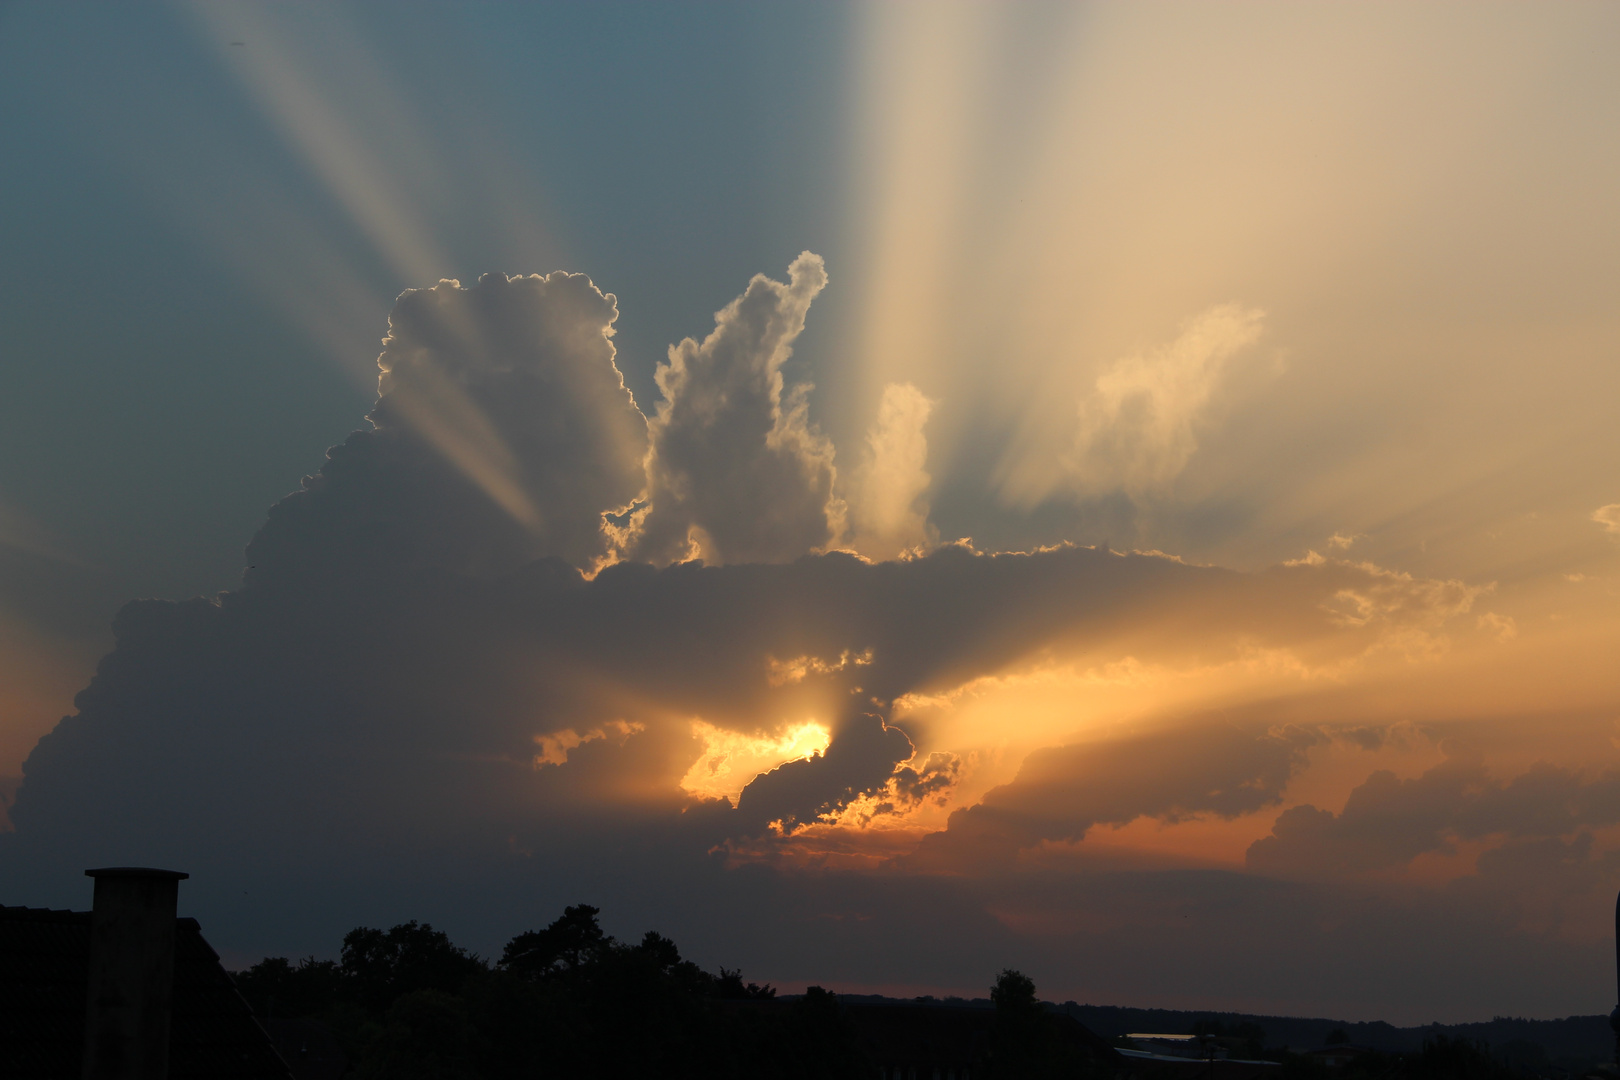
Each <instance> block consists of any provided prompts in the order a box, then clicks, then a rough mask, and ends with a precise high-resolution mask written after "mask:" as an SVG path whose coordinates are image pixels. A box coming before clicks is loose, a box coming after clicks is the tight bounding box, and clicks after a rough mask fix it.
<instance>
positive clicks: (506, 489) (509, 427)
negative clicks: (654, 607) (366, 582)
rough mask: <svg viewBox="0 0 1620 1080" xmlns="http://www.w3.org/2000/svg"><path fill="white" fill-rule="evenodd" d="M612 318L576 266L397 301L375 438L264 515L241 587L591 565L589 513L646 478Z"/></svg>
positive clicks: (598, 532) (343, 449)
mask: <svg viewBox="0 0 1620 1080" xmlns="http://www.w3.org/2000/svg"><path fill="white" fill-rule="evenodd" d="M617 316H618V309H617V306H616V304H615V302H614V298H613V297H612V296H611V295H604V294H603V293H602V292H601V291H600V290H598V289H597V288H596V286H595V285H593V284H591V282H590V279H588V278H586V277H585V276H584V275H581V274H564V273H555V274H551V275H549V276H546V277H541V276H539V275H534V276H530V277H520V278H507V277H505V276H504V275H501V274H486V275H484V276H483V277H481V278H479V279H478V282H477V283H476V284H475V285H474V286H473V287H472V288H470V289H463V288H461V287H460V285H459V283H457V282H454V281H441V282H440V283H439V284H438V285H436V286H434V287H433V288H431V289H416V290H410V291H407V292H405V293H404V294H402V295H401V296H400V298H399V299H398V301H396V302H395V304H394V309H393V311H392V313H391V314H390V315H389V320H388V326H389V330H388V336H387V337H386V338H385V339H384V341H383V352H382V355H381V356H380V357H378V361H377V363H378V366H379V367H380V368H381V371H382V375H381V378H380V379H379V380H378V398H377V403H376V405H375V406H374V407H373V408H372V411H371V414H370V419H371V422H372V430H370V431H357V432H355V433H354V434H353V435H351V436H349V438H348V440H347V441H346V442H344V443H343V444H342V445H341V446H337V447H333V448H332V450H331V451H329V452H328V455H327V462H326V464H325V465H324V466H323V467H322V468H321V470H320V472H319V473H318V474H317V475H316V476H313V477H309V478H306V479H305V481H304V489H303V490H302V491H301V492H298V493H296V494H294V495H292V496H289V497H288V498H286V499H284V500H282V501H281V502H280V503H278V504H277V505H276V506H275V507H274V508H273V509H272V510H271V511H270V518H269V520H268V521H267V522H266V524H265V526H264V528H262V529H261V530H260V531H259V533H258V535H257V536H255V537H254V539H253V542H252V544H251V545H250V547H249V550H248V561H249V563H250V564H252V569H250V571H249V573H248V579H249V580H250V581H251V580H254V579H255V578H271V577H279V576H286V575H293V576H296V575H307V574H312V573H316V574H324V575H330V574H338V573H344V574H348V573H363V574H371V573H377V572H379V571H380V569H381V568H383V567H385V566H387V567H396V566H413V567H418V568H420V567H425V566H438V567H442V568H445V569H450V570H454V571H460V572H474V573H502V572H506V571H509V570H512V569H513V568H515V567H517V566H521V565H523V564H524V563H527V562H530V561H532V560H534V559H536V558H540V557H542V556H548V555H549V556H557V557H560V558H562V559H565V560H567V561H568V562H570V563H572V564H573V565H575V566H577V567H581V568H589V567H591V566H592V565H594V564H595V563H597V562H599V561H600V560H602V559H603V558H604V557H605V556H606V555H607V553H608V542H607V536H606V534H605V533H604V531H603V518H602V515H603V514H604V513H609V512H613V511H616V510H619V509H621V508H623V507H624V506H625V505H626V504H628V503H629V502H630V501H631V500H632V499H634V498H635V497H636V496H637V495H638V494H640V492H641V490H642V488H643V486H644V484H645V477H644V473H643V469H642V458H643V457H644V456H645V454H646V448H647V433H646V422H645V420H644V419H643V417H642V415H641V413H640V411H639V410H638V409H637V408H636V404H635V401H634V400H633V399H632V398H631V395H630V392H629V391H628V390H626V389H625V386H624V380H623V379H622V377H621V376H620V374H619V371H618V368H617V367H616V366H615V364H614V352H613V345H612V343H611V341H610V340H609V337H610V335H611V333H612V324H613V321H614V319H615V318H617Z"/></svg>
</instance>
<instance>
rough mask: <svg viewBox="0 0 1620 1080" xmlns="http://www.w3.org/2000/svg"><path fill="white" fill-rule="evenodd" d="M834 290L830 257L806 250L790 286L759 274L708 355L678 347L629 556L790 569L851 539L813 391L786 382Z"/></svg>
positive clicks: (664, 369)
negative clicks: (796, 347) (820, 299)
mask: <svg viewBox="0 0 1620 1080" xmlns="http://www.w3.org/2000/svg"><path fill="white" fill-rule="evenodd" d="M826 284H827V271H826V268H825V267H824V266H823V264H822V261H821V257H820V256H818V255H813V254H811V253H810V252H808V251H806V252H804V253H802V254H801V255H799V257H798V258H796V259H794V260H793V263H792V265H791V266H789V267H788V283H787V284H785V285H784V284H782V283H781V282H778V281H772V280H771V279H770V278H768V277H766V276H765V275H763V274H759V275H756V276H755V277H754V279H753V280H752V281H750V282H749V283H748V288H747V290H746V291H745V292H744V293H743V294H742V295H741V296H740V297H738V298H737V299H736V300H734V301H732V302H731V303H730V304H728V305H726V307H725V308H724V309H723V310H722V311H720V312H718V313H717V314H716V315H715V317H714V323H715V326H714V330H713V332H711V333H710V334H709V336H708V337H706V338H704V339H703V342H702V344H699V343H698V342H696V341H694V340H692V339H691V338H687V339H686V340H684V341H682V342H681V343H680V344H679V345H675V346H672V347H671V348H670V350H669V362H668V363H665V364H660V365H659V366H658V371H657V381H658V388H659V389H660V390H661V391H663V395H664V398H663V400H662V401H660V402H659V403H658V408H657V411H656V412H655V413H654V415H653V418H652V420H651V424H650V427H651V437H652V449H651V452H650V453H649V454H648V457H647V482H648V488H647V499H648V505H647V506H646V507H645V508H644V510H642V511H641V512H640V513H639V514H638V515H637V517H636V519H635V528H634V534H633V539H630V540H629V541H628V551H629V555H630V557H633V558H638V559H646V560H649V561H652V562H656V563H668V562H675V561H680V560H684V559H693V558H701V559H704V560H705V561H708V562H713V563H719V562H784V561H786V560H788V559H793V558H796V557H798V556H800V555H803V554H806V553H808V552H812V551H820V550H823V549H825V548H827V547H828V546H829V545H830V544H832V543H833V542H834V541H836V540H837V539H838V538H839V536H840V535H841V534H842V532H843V527H844V523H843V518H844V510H843V505H842V503H841V502H840V501H839V500H838V499H836V498H835V497H834V495H833V483H834V480H835V478H836V470H835V469H834V466H833V446H832V443H831V442H830V441H828V440H827V439H826V438H825V437H824V436H822V435H821V434H820V432H818V431H817V430H816V429H815V427H814V426H813V425H812V424H811V423H810V419H809V393H810V386H809V385H808V384H800V385H797V386H794V387H792V388H791V389H787V390H784V385H783V379H782V365H783V364H784V363H786V362H787V359H788V357H789V356H791V355H792V353H793V342H794V340H795V339H796V338H797V337H798V336H799V333H800V332H801V331H802V330H803V329H804V320H805V314H806V313H807V312H808V311H809V310H810V302H811V301H812V300H814V299H815V297H816V294H818V293H819V292H821V290H822V289H823V288H824V287H825V286H826Z"/></svg>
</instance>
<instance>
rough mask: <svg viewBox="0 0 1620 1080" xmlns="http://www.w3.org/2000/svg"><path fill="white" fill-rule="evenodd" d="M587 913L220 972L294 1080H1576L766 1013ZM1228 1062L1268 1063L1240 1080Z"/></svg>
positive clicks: (1469, 1052)
mask: <svg viewBox="0 0 1620 1080" xmlns="http://www.w3.org/2000/svg"><path fill="white" fill-rule="evenodd" d="M597 915H598V911H597V909H596V908H594V907H590V906H588V905H579V906H577V907H570V908H568V909H566V910H565V911H564V912H563V914H562V916H561V917H559V918H558V919H556V920H555V921H554V922H552V923H551V924H550V925H549V926H547V927H546V928H545V929H543V930H534V931H529V932H527V933H523V934H519V935H518V936H517V937H515V938H513V939H512V940H511V941H510V942H508V943H507V945H506V947H505V949H504V950H502V953H501V957H500V959H499V960H498V961H495V962H494V963H490V962H488V961H485V960H484V959H482V958H480V957H478V956H476V955H473V954H471V953H468V952H467V951H466V950H464V949H461V948H458V947H457V946H456V945H454V944H453V943H452V942H451V941H450V939H449V937H447V936H446V935H445V934H444V933H442V932H441V931H438V930H435V929H433V927H431V926H429V925H427V924H419V923H415V922H409V923H404V924H401V925H399V926H395V927H393V928H392V929H390V930H386V931H384V930H375V929H371V928H367V927H361V928H359V929H356V930H352V931H350V932H349V933H348V934H347V935H346V936H345V937H344V939H343V948H342V952H341V957H340V959H339V960H336V961H331V960H315V959H313V958H309V959H305V960H301V961H298V962H296V963H293V962H291V961H289V960H286V959H283V958H272V959H266V960H263V961H261V962H259V963H258V964H255V965H254V966H253V967H252V968H250V969H249V970H247V971H245V972H239V973H237V975H236V983H237V987H238V989H240V991H241V992H242V995H243V996H244V997H245V998H246V999H247V1001H248V1002H249V1004H250V1005H251V1006H252V1008H253V1010H254V1012H255V1013H256V1014H257V1015H258V1016H259V1017H260V1018H261V1019H263V1020H264V1021H265V1022H266V1023H267V1026H269V1027H270V1029H271V1031H272V1034H278V1033H279V1039H278V1041H280V1042H281V1046H280V1049H281V1052H282V1054H283V1056H284V1057H286V1058H287V1059H288V1064H289V1065H290V1066H292V1068H293V1070H294V1072H295V1074H297V1075H299V1076H301V1077H306V1078H309V1080H317V1078H325V1077H333V1078H336V1077H339V1076H347V1077H352V1078H354V1080H373V1078H377V1080H381V1078H387V1080H418V1078H420V1080H429V1078H432V1080H441V1078H442V1080H486V1078H487V1080H504V1078H506V1077H526V1078H533V1077H558V1078H573V1077H591V1078H594V1080H602V1078H606V1080H617V1078H621V1077H624V1078H629V1077H636V1078H647V1077H662V1078H684V1077H706V1078H717V1080H730V1078H737V1080H744V1078H746V1080H778V1078H780V1080H821V1078H828V1080H832V1078H838V1080H935V1078H938V1080H1013V1078H1017V1080H1049V1078H1051V1080H1055V1078H1058V1077H1064V1078H1075V1080H1091V1078H1101V1077H1125V1076H1129V1077H1135V1078H1140V1080H1151V1078H1153V1077H1165V1078H1170V1077H1179V1076H1187V1077H1192V1076H1206V1075H1209V1076H1216V1077H1226V1076H1232V1077H1237V1076H1250V1075H1254V1076H1267V1077H1276V1078H1277V1080H1295V1078H1300V1080H1305V1078H1317V1077H1329V1076H1331V1077H1343V1078H1345V1080H1360V1078H1368V1080H1371V1078H1397V1077H1398V1078H1401V1080H1464V1078H1468V1080H1495V1078H1507V1077H1525V1076H1571V1075H1575V1076H1578V1075H1582V1074H1583V1073H1584V1072H1585V1071H1586V1069H1584V1068H1581V1067H1580V1066H1578V1065H1575V1063H1573V1062H1563V1063H1558V1064H1554V1063H1552V1062H1549V1061H1548V1060H1547V1059H1546V1057H1545V1056H1544V1055H1531V1056H1529V1057H1528V1058H1527V1057H1526V1056H1524V1055H1518V1056H1517V1060H1515V1055H1513V1054H1506V1055H1504V1054H1502V1053H1499V1052H1493V1051H1492V1050H1491V1049H1490V1048H1489V1047H1487V1046H1486V1045H1485V1044H1484V1043H1483V1042H1480V1041H1476V1040H1473V1039H1467V1038H1448V1037H1447V1036H1445V1035H1443V1034H1435V1035H1433V1036H1431V1037H1429V1038H1427V1039H1426V1040H1425V1041H1424V1043H1423V1045H1422V1048H1421V1049H1420V1050H1415V1051H1413V1052H1406V1053H1398V1052H1390V1051H1387V1050H1382V1049H1376V1048H1372V1047H1365V1046H1356V1045H1354V1044H1353V1043H1352V1042H1351V1036H1350V1035H1349V1034H1347V1033H1346V1032H1344V1031H1342V1030H1336V1031H1334V1032H1332V1033H1331V1034H1330V1035H1329V1036H1328V1037H1327V1038H1326V1040H1325V1044H1324V1047H1323V1050H1331V1049H1335V1048H1336V1049H1337V1050H1340V1051H1345V1052H1347V1053H1344V1054H1342V1055H1341V1056H1340V1057H1339V1058H1338V1059H1337V1060H1333V1061H1331V1062H1330V1060H1329V1059H1326V1058H1324V1057H1322V1056H1320V1052H1318V1053H1316V1054H1312V1053H1298V1052H1290V1051H1288V1050H1285V1049H1282V1048H1280V1047H1274V1046H1270V1045H1268V1043H1267V1039H1266V1031H1265V1030H1264V1029H1263V1028H1262V1027H1260V1026H1259V1025H1258V1024H1255V1023H1253V1022H1242V1023H1236V1024H1230V1023H1228V1024H1223V1023H1222V1022H1221V1021H1220V1020H1218V1019H1214V1018H1213V1017H1206V1018H1203V1019H1200V1020H1199V1021H1198V1022H1196V1023H1194V1024H1193V1025H1192V1030H1191V1031H1190V1033H1191V1034H1197V1035H1201V1036H1205V1037H1206V1038H1207V1039H1208V1041H1209V1042H1210V1044H1212V1045H1219V1046H1220V1048H1221V1050H1222V1053H1223V1054H1225V1055H1226V1056H1227V1057H1228V1058H1230V1059H1233V1060H1225V1061H1217V1062H1214V1063H1213V1065H1211V1064H1209V1063H1207V1062H1194V1061H1185V1062H1164V1061H1157V1062H1156V1061H1147V1060H1142V1059H1141V1058H1140V1057H1130V1056H1122V1055H1120V1054H1118V1053H1117V1052H1116V1050H1115V1046H1116V1045H1117V1046H1119V1047H1124V1048H1130V1047H1131V1046H1132V1043H1131V1042H1130V1040H1128V1039H1125V1038H1123V1037H1122V1036H1121V1035H1120V1034H1119V1033H1117V1032H1115V1031H1113V1030H1110V1028H1112V1027H1113V1026H1114V1025H1113V1024H1111V1023H1109V1022H1108V1020H1110V1019H1113V1018H1112V1017H1107V1018H1106V1019H1105V1015H1103V1014H1107V1013H1109V1012H1129V1013H1135V1012H1137V1010H1101V1014H1100V1015H1099V1016H1097V1017H1095V1018H1093V1017H1089V1016H1088V1017H1087V1019H1088V1020H1090V1021H1091V1022H1092V1023H1094V1024H1096V1026H1097V1027H1098V1029H1099V1030H1101V1031H1103V1032H1104V1034H1105V1035H1107V1036H1108V1038H1107V1039H1105V1038H1103V1037H1100V1036H1098V1035H1096V1034H1093V1032H1092V1030H1091V1028H1089V1027H1088V1026H1087V1025H1086V1024H1083V1023H1081V1022H1080V1020H1079V1019H1077V1018H1076V1016H1075V1015H1074V1014H1075V1013H1076V1012H1079V1011H1084V1010H1087V1009H1091V1008H1092V1007H1089V1006H1075V1005H1074V1004H1073V1003H1072V1002H1071V1003H1068V1004H1067V1005H1065V1006H1051V1005H1046V1004H1043V1003H1042V1002H1040V1000H1039V999H1038V997H1037V996H1036V989H1035V984H1034V983H1033V982H1032V981H1031V980H1030V979H1029V978H1027V977H1026V976H1024V975H1022V974H1020V973H1019V972H1017V971H1011V970H1008V971H1003V972H1002V973H1001V974H1000V976H999V977H998V978H997V979H996V981H995V985H994V987H993V988H992V989H991V991H990V1000H989V1001H988V1002H985V1001H983V1000H982V999H981V1000H979V1001H977V1002H967V1001H962V1000H960V999H949V1000H947V1001H943V1002H940V1001H934V1000H933V999H918V1000H917V1001H914V1002H897V1001H892V1000H886V999H874V998H870V997H864V996H861V995H853V996H850V997H847V998H845V999H843V1000H840V999H839V998H838V997H837V996H836V995H834V994H832V993H831V992H829V991H827V990H824V989H822V988H821V987H815V986H812V987H810V988H809V989H808V990H807V991H806V992H805V993H804V994H803V995H802V996H798V997H794V998H778V997H777V995H776V991H775V990H774V989H773V988H772V987H770V986H769V985H765V986H761V985H759V984H756V983H752V982H744V981H743V979H742V976H741V974H740V973H739V972H737V971H730V970H727V969H725V968H721V969H720V970H719V972H718V973H712V972H708V971H704V970H703V969H701V968H699V967H698V966H697V965H696V964H694V963H692V962H690V961H687V960H684V959H682V958H681V954H680V950H679V949H678V948H677V947H676V945H675V943H674V942H673V941H671V940H670V939H669V938H666V937H663V936H662V935H660V934H657V933H655V932H651V931H649V932H648V933H647V934H646V935H645V936H644V937H643V938H642V939H641V941H640V942H638V943H636V944H634V945H631V944H628V943H624V942H620V941H616V940H614V939H613V938H612V937H610V936H608V935H607V934H605V933H603V931H602V928H601V926H600V924H599V923H598V921H597ZM1168 1017H1169V1014H1164V1015H1163V1016H1156V1017H1154V1019H1167V1018H1168ZM1119 1019H1121V1020H1123V1019H1124V1018H1123V1016H1122V1017H1120V1018H1119ZM1131 1019H1132V1020H1139V1019H1143V1020H1145V1019H1149V1017H1148V1016H1146V1015H1143V1016H1140V1017H1138V1016H1135V1015H1133V1016H1131ZM1099 1020H1101V1021H1103V1022H1102V1023H1100V1024H1098V1023H1097V1021H1099ZM1168 1026H1169V1025H1165V1026H1163V1027H1158V1028H1157V1029H1158V1030H1166V1028H1167V1027H1168ZM1137 1030H1142V1028H1141V1027H1138V1028H1137ZM1148 1030H1154V1028H1153V1027H1149V1028H1148ZM1173 1030H1184V1029H1180V1028H1175V1029H1173ZM1357 1034H1360V1032H1357ZM1137 1048H1138V1049H1145V1047H1137ZM1296 1051H1297V1048H1296ZM1240 1058H1246V1059H1251V1060H1252V1059H1269V1061H1270V1062H1272V1063H1274V1064H1271V1065H1269V1066H1267V1067H1265V1068H1253V1067H1250V1066H1248V1065H1245V1064H1243V1063H1241V1062H1240V1061H1238V1060H1235V1059H1240ZM1253 1064H1254V1065H1256V1066H1258V1065H1259V1062H1258V1061H1255V1062H1254V1063H1253ZM1572 1065H1573V1066H1575V1067H1574V1068H1571V1066H1572ZM1560 1066H1562V1067H1560ZM1206 1070H1207V1071H1206Z"/></svg>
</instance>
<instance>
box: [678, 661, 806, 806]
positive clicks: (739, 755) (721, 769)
mask: <svg viewBox="0 0 1620 1080" xmlns="http://www.w3.org/2000/svg"><path fill="white" fill-rule="evenodd" d="M801 677H802V676H801ZM692 735H693V737H694V738H696V739H698V740H699V741H700V742H701V743H702V744H703V753H702V755H701V756H700V757H699V758H698V759H697V760H696V761H695V762H693V763H692V767H691V768H690V769H688V770H687V772H686V775H685V776H683V777H682V778H681V790H682V791H685V792H686V793H687V794H689V795H696V796H699V797H700V798H705V799H721V798H723V799H726V800H727V801H729V802H731V803H732V804H733V805H735V804H736V802H737V797H738V796H739V795H741V794H742V789H743V788H745V787H747V786H748V784H749V782H750V781H751V780H753V779H754V777H756V776H758V775H760V774H761V773H766V772H770V771H771V770H772V769H774V768H776V767H777V766H779V765H784V764H786V763H787V762H790V761H807V760H809V759H810V758H814V757H820V756H821V755H823V754H825V753H826V752H827V747H828V745H829V744H830V743H831V742H832V732H831V730H829V729H828V727H827V725H825V724H823V723H821V722H819V721H816V720H806V721H804V722H803V723H801V724H796V725H793V726H792V727H788V728H785V729H783V730H782V731H781V732H780V733H778V734H775V735H768V734H767V735H762V734H758V733H754V734H750V733H747V732H741V731H728V730H727V729H725V728H720V727H715V726H714V725H713V724H710V723H706V722H705V721H702V720H693V721H692Z"/></svg>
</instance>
